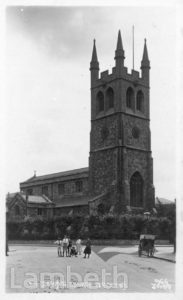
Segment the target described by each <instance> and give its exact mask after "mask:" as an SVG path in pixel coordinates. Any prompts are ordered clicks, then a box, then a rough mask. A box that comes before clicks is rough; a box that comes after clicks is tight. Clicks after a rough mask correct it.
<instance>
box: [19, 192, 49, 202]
mask: <svg viewBox="0 0 183 300" xmlns="http://www.w3.org/2000/svg"><path fill="white" fill-rule="evenodd" d="M22 197H23V198H24V200H26V195H25V194H23V195H22ZM28 203H37V204H39V203H46V204H50V203H53V202H52V201H51V200H50V199H48V197H46V196H45V195H42V196H36V195H29V196H28Z"/></svg>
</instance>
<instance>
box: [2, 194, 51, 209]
mask: <svg viewBox="0 0 183 300" xmlns="http://www.w3.org/2000/svg"><path fill="white" fill-rule="evenodd" d="M17 199H22V200H23V201H24V202H26V195H25V194H24V193H22V192H18V193H11V194H8V195H7V198H6V203H7V204H8V206H9V205H10V206H11V205H12V203H14V201H16V200H17ZM29 203H30V204H33V203H34V204H52V203H53V202H52V201H51V200H50V199H49V198H48V197H46V196H45V195H42V196H36V195H28V204H29Z"/></svg>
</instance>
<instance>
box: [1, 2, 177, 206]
mask: <svg viewBox="0 0 183 300" xmlns="http://www.w3.org/2000/svg"><path fill="white" fill-rule="evenodd" d="M175 20H176V19H175V9H174V8H173V7H161V6H154V7H145V6H143V7H116V6H114V7H94V6H93V7H64V6H62V7H54V6H53V7H43V6H42V7H38V6H9V7H7V9H6V105H5V117H6V118H5V119H6V126H5V127H6V172H5V177H6V179H5V182H6V184H5V185H6V187H5V190H6V193H7V192H16V191H18V190H19V183H20V182H22V181H25V180H26V179H28V178H30V177H31V176H33V173H34V170H36V172H37V175H43V174H49V173H56V172H60V171H65V170H71V169H75V168H81V167H86V166H88V157H89V133H90V72H89V64H90V60H91V54H92V47H93V39H94V38H95V39H96V46H97V54H98V59H99V63H100V71H105V70H107V69H109V71H110V72H111V69H112V67H113V66H114V54H115V49H116V43H117V34H118V30H119V29H120V30H121V35H122V40H123V47H124V50H125V56H126V59H125V66H126V67H128V69H129V71H131V69H132V26H133V25H134V26H135V69H136V70H137V71H140V63H141V59H142V53H143V45H144V38H146V39H147V47H148V54H149V59H150V62H151V71H150V81H151V83H150V85H151V89H150V105H151V145H152V156H153V158H154V185H155V193H156V196H158V197H164V198H168V199H172V200H173V199H174V198H175V197H176V168H175V166H176V98H175V84H176V82H175V78H176V68H175V60H176V49H175V46H176V35H175V28H176V26H175Z"/></svg>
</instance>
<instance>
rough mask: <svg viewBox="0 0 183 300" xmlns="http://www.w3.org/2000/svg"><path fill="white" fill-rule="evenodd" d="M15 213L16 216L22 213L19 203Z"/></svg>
mask: <svg viewBox="0 0 183 300" xmlns="http://www.w3.org/2000/svg"><path fill="white" fill-rule="evenodd" d="M15 215H16V216H19V215H20V207H19V206H18V205H15Z"/></svg>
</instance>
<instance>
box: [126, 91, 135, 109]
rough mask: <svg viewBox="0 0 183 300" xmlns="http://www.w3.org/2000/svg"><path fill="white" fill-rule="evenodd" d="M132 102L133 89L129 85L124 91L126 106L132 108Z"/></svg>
mask: <svg viewBox="0 0 183 300" xmlns="http://www.w3.org/2000/svg"><path fill="white" fill-rule="evenodd" d="M133 102H134V91H133V89H132V88H131V87H129V88H128V89H127V92H126V106H127V107H128V108H133Z"/></svg>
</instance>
